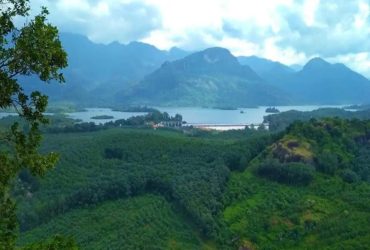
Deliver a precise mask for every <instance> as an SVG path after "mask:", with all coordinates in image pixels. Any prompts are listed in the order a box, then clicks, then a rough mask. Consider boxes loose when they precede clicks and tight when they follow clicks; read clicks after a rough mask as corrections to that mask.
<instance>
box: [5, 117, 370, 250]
mask: <svg viewBox="0 0 370 250" xmlns="http://www.w3.org/2000/svg"><path fill="white" fill-rule="evenodd" d="M0 124H1V123H0ZM369 131H370V124H369V121H360V120H352V121H349V120H340V119H322V120H311V121H309V122H305V123H303V122H296V123H294V124H292V125H291V126H289V127H288V129H287V130H285V131H284V132H281V133H279V134H270V133H268V132H266V131H262V130H261V131H254V132H252V130H248V129H247V130H245V131H229V132H224V133H220V134H214V133H212V132H206V131H203V132H201V131H199V132H197V131H187V133H181V132H179V131H176V130H173V131H170V130H161V129H159V130H156V131H154V130H149V129H132V128H125V127H120V128H115V129H112V128H111V129H109V128H106V129H103V130H99V131H95V132H89V130H86V131H85V132H84V131H81V132H71V133H63V132H58V134H54V133H48V134H46V135H45V139H46V141H45V143H44V145H43V147H42V150H45V151H58V152H60V154H61V161H60V163H59V165H58V166H57V167H56V168H55V169H54V170H52V171H50V172H49V173H48V174H47V175H46V176H45V178H42V179H39V178H34V177H32V176H31V175H30V173H29V172H27V171H23V172H21V173H20V175H19V178H18V179H17V181H16V183H15V186H14V190H13V195H14V196H15V197H16V198H17V200H18V217H19V218H20V223H21V227H20V229H21V237H20V239H19V241H18V245H19V246H23V245H25V244H27V243H32V242H38V241H41V240H42V239H45V238H49V237H51V236H52V235H55V234H61V235H64V236H69V237H73V238H74V239H75V240H76V241H77V243H78V245H79V247H81V249H106V248H111V249H119V248H122V247H124V248H125V249H142V248H149V249H205V248H206V249H241V248H244V249H270V248H273V249H320V248H324V249H338V248H341V247H344V248H345V249H366V246H368V245H369V244H370V242H369V240H370V239H369V237H368V233H369V230H370V228H369V225H370V224H369V223H368V221H369V219H370V218H369V215H370V213H369V211H368V209H369V208H368V204H369V202H370V201H369V197H370V184H369V183H370V165H369V151H370V143H369V139H370V134H369ZM97 173H99V174H97ZM71 225H73V226H71Z"/></svg>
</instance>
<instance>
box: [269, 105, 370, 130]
mask: <svg viewBox="0 0 370 250" xmlns="http://www.w3.org/2000/svg"><path fill="white" fill-rule="evenodd" d="M327 117H339V118H342V119H355V118H356V119H364V120H366V119H370V109H365V110H360V111H356V112H353V111H346V110H344V109H339V108H320V109H317V110H314V111H306V112H305V111H296V110H291V111H287V112H282V113H279V114H273V115H268V116H265V117H264V122H266V123H269V129H270V130H271V131H282V130H284V129H286V128H287V127H288V126H289V125H291V124H292V123H294V122H295V121H306V122H307V121H309V120H311V119H313V118H314V119H322V118H327Z"/></svg>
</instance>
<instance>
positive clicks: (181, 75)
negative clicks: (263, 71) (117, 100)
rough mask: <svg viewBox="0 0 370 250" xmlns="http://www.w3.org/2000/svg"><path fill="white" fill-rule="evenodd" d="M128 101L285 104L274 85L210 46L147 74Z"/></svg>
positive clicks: (146, 102) (143, 102)
mask: <svg viewBox="0 0 370 250" xmlns="http://www.w3.org/2000/svg"><path fill="white" fill-rule="evenodd" d="M126 94H127V95H126V100H127V101H128V102H129V103H137V104H147V105H184V106H217V105H218V106H220V105H221V106H222V105H228V106H238V107H241V106H248V105H278V104H287V103H288V98H287V97H286V95H285V94H284V92H282V91H280V90H279V89H278V88H276V87H273V86H271V85H269V84H267V83H266V82H265V81H264V80H263V79H262V78H261V77H260V76H258V75H257V74H256V73H255V72H254V71H253V70H252V69H251V68H250V67H249V66H246V65H240V63H239V62H238V60H237V58H236V57H234V56H233V55H232V54H231V53H230V52H229V51H228V50H226V49H224V48H210V49H206V50H204V51H201V52H197V53H194V54H191V55H189V56H187V57H185V58H184V59H180V60H177V61H174V62H172V63H165V64H163V65H162V66H161V68H160V69H158V70H156V71H155V72H153V73H152V74H149V75H147V76H146V77H145V78H144V80H143V81H141V82H140V84H138V85H137V86H136V87H135V88H134V89H133V90H132V92H129V93H126Z"/></svg>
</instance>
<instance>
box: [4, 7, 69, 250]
mask: <svg viewBox="0 0 370 250" xmlns="http://www.w3.org/2000/svg"><path fill="white" fill-rule="evenodd" d="M0 7H1V9H0V110H2V109H8V108H10V107H12V108H14V109H15V110H16V111H17V113H18V114H19V115H20V116H21V117H22V118H23V119H24V120H25V121H26V124H27V125H28V126H27V127H26V129H22V128H20V126H19V124H18V123H14V124H13V125H12V126H11V127H10V129H8V130H4V131H0V142H1V144H0V146H1V151H0V211H1V217H0V242H1V245H0V249H13V247H14V242H15V238H16V234H17V224H16V218H15V215H14V208H15V205H14V203H13V201H12V200H11V198H10V196H9V190H8V189H9V185H10V182H11V181H12V179H13V178H14V177H16V176H17V174H18V172H19V171H20V170H21V169H23V168H27V169H29V170H30V171H31V172H32V173H33V174H35V175H43V174H44V173H45V171H46V170H48V169H50V168H51V167H53V165H54V164H55V163H56V160H57V156H56V154H55V153H50V154H46V155H41V154H39V153H38V151H37V149H38V146H39V144H40V142H41V135H40V132H39V127H40V124H45V123H46V122H47V120H46V119H45V118H44V116H43V112H45V109H46V106H47V97H46V96H44V95H42V94H41V93H40V92H38V91H33V92H32V93H30V95H29V96H28V95H27V94H26V93H25V92H24V91H23V88H22V87H21V86H20V84H19V82H18V79H19V77H20V76H30V75H36V76H37V77H38V78H39V79H40V80H41V81H51V80H57V81H59V82H62V81H64V78H63V75H62V74H60V73H59V69H61V68H64V67H66V66H67V61H66V53H65V52H64V51H63V49H62V47H61V43H60V41H59V39H58V30H57V28H56V27H54V26H52V25H51V24H48V23H47V20H46V17H47V15H48V11H47V10H46V9H45V8H42V10H41V13H40V14H39V15H36V16H35V17H34V18H33V19H31V21H29V22H28V23H26V24H25V25H24V26H23V27H21V28H17V27H16V26H15V24H14V19H15V18H19V17H26V16H28V12H29V3H28V1H27V0H17V1H16V0H0Z"/></svg>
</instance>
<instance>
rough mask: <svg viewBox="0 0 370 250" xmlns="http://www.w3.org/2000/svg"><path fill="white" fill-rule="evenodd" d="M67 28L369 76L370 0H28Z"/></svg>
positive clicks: (95, 36)
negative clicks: (315, 63)
mask: <svg viewBox="0 0 370 250" xmlns="http://www.w3.org/2000/svg"><path fill="white" fill-rule="evenodd" d="M30 2H31V9H32V11H33V12H34V13H36V12H37V11H39V9H40V6H46V7H47V8H48V9H49V11H50V13H51V14H50V16H49V21H50V22H52V23H53V24H55V25H56V26H58V28H59V29H60V31H62V32H73V33H78V34H82V35H85V36H87V37H88V38H89V39H90V40H92V41H94V42H97V43H111V42H113V41H118V42H120V43H123V44H126V43H129V42H131V41H142V42H146V43H150V44H153V45H154V46H156V47H158V48H160V49H170V48H171V47H174V46H176V47H179V48H182V49H185V50H189V51H197V50H201V49H205V48H208V47H215V46H219V47H225V48H227V49H229V50H230V51H231V52H232V53H233V54H234V55H236V56H240V55H245V56H249V55H256V56H260V57H264V58H268V59H271V60H275V61H280V62H282V63H285V64H287V65H293V64H300V65H303V64H305V63H306V62H307V61H308V60H309V59H311V58H313V57H322V58H324V59H326V60H328V61H330V62H333V63H334V62H341V63H344V64H346V65H348V66H349V67H351V68H352V69H353V70H356V71H358V72H360V73H362V74H364V75H365V76H367V77H369V78H370V0H31V1H30Z"/></svg>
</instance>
